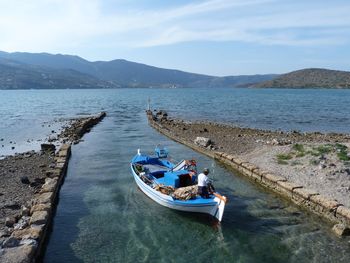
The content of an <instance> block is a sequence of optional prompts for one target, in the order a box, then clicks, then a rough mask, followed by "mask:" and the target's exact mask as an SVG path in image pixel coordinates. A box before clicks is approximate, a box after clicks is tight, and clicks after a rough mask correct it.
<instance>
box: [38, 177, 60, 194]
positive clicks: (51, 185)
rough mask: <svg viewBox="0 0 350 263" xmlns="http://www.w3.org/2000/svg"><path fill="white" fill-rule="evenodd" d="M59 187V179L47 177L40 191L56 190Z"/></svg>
mask: <svg viewBox="0 0 350 263" xmlns="http://www.w3.org/2000/svg"><path fill="white" fill-rule="evenodd" d="M56 187H57V179H52V178H46V180H45V184H43V185H42V186H41V190H40V193H47V192H54V191H55V190H56Z"/></svg>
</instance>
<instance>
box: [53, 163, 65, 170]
mask: <svg viewBox="0 0 350 263" xmlns="http://www.w3.org/2000/svg"><path fill="white" fill-rule="evenodd" d="M55 167H56V168H57V169H61V170H63V169H64V168H65V167H66V163H65V162H64V163H56V165H55Z"/></svg>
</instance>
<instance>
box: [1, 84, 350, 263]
mask: <svg viewBox="0 0 350 263" xmlns="http://www.w3.org/2000/svg"><path fill="white" fill-rule="evenodd" d="M204 91H206V90H204V89H203V90H179V89H176V90H102V91H75V90H64V91H15V92H9V91H7V92H2V91H0V96H1V97H0V102H3V103H1V104H0V105H1V107H3V108H2V109H1V114H4V116H3V119H4V120H5V121H4V122H3V124H5V125H2V126H0V128H1V133H0V134H1V136H0V138H2V136H4V137H6V138H16V140H18V142H19V141H20V139H21V135H18V134H21V133H25V134H26V135H27V136H34V135H35V134H36V136H38V137H40V136H41V135H45V133H46V132H49V131H47V130H45V129H43V127H41V124H42V123H43V122H47V121H49V122H51V121H52V120H54V119H55V118H68V117H74V116H76V115H83V114H88V113H95V112H98V111H101V110H106V111H107V112H108V116H107V117H106V118H105V119H104V120H103V122H102V123H100V124H99V125H97V126H96V127H95V128H94V129H93V130H92V131H91V132H90V133H89V134H87V135H85V136H84V140H85V141H84V142H82V143H80V144H78V145H74V146H73V155H72V157H71V160H70V163H69V167H68V174H67V176H66V178H65V182H64V184H63V186H62V188H61V191H60V196H59V203H58V206H57V211H56V215H55V218H54V224H53V229H52V233H51V235H50V238H49V242H48V246H47V249H46V253H45V255H44V262H189V261H192V262H348V258H349V256H350V243H349V241H350V240H349V239H338V238H336V237H334V236H333V235H332V234H331V233H330V230H329V226H328V225H326V224H324V223H323V222H322V221H319V219H317V218H316V217H314V216H312V215H311V216H310V215H308V214H307V213H306V212H303V211H300V210H298V209H297V208H296V207H294V206H293V205H290V204H289V203H288V202H285V201H283V200H280V199H278V198H276V197H275V196H274V195H272V194H269V193H266V192H265V191H264V190H262V189H260V188H259V187H258V186H255V185H252V184H251V183H250V182H248V181H246V180H245V179H244V178H241V177H239V176H237V175H234V174H233V173H232V172H231V171H230V170H228V169H226V168H225V167H223V166H221V165H219V164H218V163H216V162H215V161H213V160H211V159H209V158H207V157H205V156H202V155H200V154H198V153H196V152H193V151H192V150H190V149H188V148H186V147H185V146H182V145H179V144H177V143H175V142H172V141H171V140H169V139H167V138H165V137H164V136H162V135H160V134H158V133H157V132H156V131H154V130H152V129H151V128H150V127H148V125H147V121H146V117H145V114H144V108H145V107H146V105H145V104H146V101H147V98H148V96H150V97H151V98H152V100H153V101H154V102H153V104H156V107H157V108H164V109H168V110H169V109H170V110H169V111H171V112H172V113H173V114H176V115H177V116H180V117H187V118H193V119H196V118H199V119H215V120H220V121H230V122H235V123H240V124H242V125H249V126H256V127H264V128H269V127H271V128H279V127H280V126H281V128H285V129H288V127H292V126H293V122H295V120H296V119H299V118H301V117H300V116H298V112H300V109H301V108H302V107H301V106H300V105H307V104H308V103H307V101H308V99H305V98H308V96H311V97H312V96H315V97H318V96H319V95H318V94H319V92H321V93H322V92H324V94H323V95H320V96H321V98H322V99H318V100H310V101H309V104H310V103H311V104H312V105H309V107H310V108H317V107H318V111H315V112H313V114H316V115H317V113H318V114H319V116H318V117H314V118H310V117H308V114H304V115H306V117H305V116H303V118H304V117H305V118H310V123H311V124H310V123H309V124H304V126H303V127H305V130H322V127H331V128H335V129H334V130H337V131H346V129H347V128H346V127H348V128H349V119H348V118H349V117H348V116H349V115H348V112H347V111H348V110H349V109H348V108H347V107H345V105H343V104H338V105H335V102H336V101H337V100H338V99H337V98H339V100H338V101H340V102H341V103H345V102H344V101H346V100H349V95H350V92H348V93H346V92H345V93H344V91H340V93H336V92H337V91H287V94H289V97H288V98H289V99H288V100H287V102H286V105H291V104H293V103H294V104H295V105H298V106H297V107H294V108H298V109H299V110H295V111H292V110H289V109H290V108H288V107H287V106H283V107H282V106H281V107H282V108H278V109H279V111H281V112H283V113H282V114H277V113H278V111H277V110H276V108H275V109H272V108H273V107H275V105H276V104H275V102H276V101H278V100H279V99H278V98H279V97H281V96H282V95H281V93H280V91H276V92H277V93H276V94H274V91H273V90H266V92H267V94H262V91H261V90H257V91H254V90H253V91H246V90H238V91H236V90H219V92H218V94H217V95H215V93H214V92H212V91H209V92H206V93H205V96H206V97H207V98H206V99H203V97H202V95H203V94H204ZM229 92H233V93H235V95H232V94H231V93H229ZM249 92H251V93H250V96H251V97H255V96H257V98H260V99H261V98H262V97H264V98H265V101H266V105H265V104H264V103H263V102H259V103H260V105H264V107H263V106H261V108H260V110H259V111H258V109H259V108H258V107H257V106H253V105H252V102H250V103H249V101H257V100H258V99H257V98H249ZM304 92H306V93H307V94H309V95H308V96H306V95H305V94H304V95H303V93H304ZM257 93H258V94H257ZM300 93H301V94H300ZM198 94H200V95H201V96H200V100H199V101H197V100H196V95H197V96H199V95H198ZM208 94H209V95H208ZM290 94H292V95H290ZM310 94H311V95H310ZM229 95H230V96H239V97H241V101H242V102H241V109H240V108H239V107H238V106H237V105H235V104H234V101H238V100H239V99H238V98H231V97H230V96H229ZM253 95H254V96H253ZM164 96H165V97H166V99H165V101H164V100H163V101H162V100H160V98H162V97H164ZM327 97H328V98H329V99H326V98H327ZM293 98H294V102H293V103H292V101H293ZM297 98H298V99H297ZM303 98H304V99H305V100H304V99H303ZM206 100H207V101H208V102H210V103H208V102H206ZM300 100H302V101H300ZM320 100H323V101H324V102H325V103H326V102H329V104H325V105H323V106H322V107H320V104H318V103H319V101H320ZM4 101H5V103H4ZM11 101H12V103H9V102H11ZM191 101H196V103H195V102H193V103H190V102H191ZM223 101H225V103H226V104H225V105H226V106H223V105H224V104H223ZM269 101H270V102H269ZM288 101H289V102H288ZM181 102H183V103H184V104H182V103H181ZM348 102H349V101H348ZM18 103H19V104H18ZM277 104H278V103H277ZM19 105H21V107H18V106H19ZM207 105H214V107H212V108H210V107H207ZM228 105H230V106H228ZM283 105H284V104H283ZM317 105H318V106H317ZM339 105H343V106H344V107H341V106H339ZM225 108H226V110H225V111H221V110H220V109H225ZM336 108H338V111H337V110H336ZM202 110H203V112H202ZM237 112H240V114H242V115H243V116H251V118H252V119H251V120H249V119H250V117H249V118H247V117H242V116H241V115H239V116H238V115H236V114H237ZM328 112H332V113H333V114H336V116H337V117H334V119H333V120H331V121H329V122H328V123H327V125H328V126H327V125H326V124H325V123H323V124H322V125H321V124H319V122H317V121H314V119H324V121H326V120H327V118H325V117H322V116H326V115H327V114H328ZM218 113H220V114H218ZM215 114H217V116H218V117H217V118H216V117H215V116H216V115H215ZM249 114H250V115H249ZM270 115H271V116H270ZM280 115H282V116H289V117H288V118H289V120H288V121H286V122H283V121H282V122H279V120H283V119H286V120H287V119H288V118H287V117H281V116H280ZM237 116H238V117H237ZM253 116H255V117H254V118H253ZM258 116H261V118H259V117H258ZM268 118H271V123H269V122H267V121H264V119H268ZM18 120H21V122H18ZM240 120H242V121H240ZM334 120H345V122H343V121H338V122H337V123H336V124H335V126H332V125H331V123H332V122H334ZM11 123H12V126H11V125H8V124H11ZM281 123H282V124H281ZM345 124H346V125H345ZM288 125H289V126H288ZM339 127H340V128H339ZM293 129H295V127H294V126H293ZM158 143H161V144H163V145H166V146H167V147H168V148H169V150H170V152H171V155H172V157H173V158H175V159H181V158H195V159H197V161H198V163H199V166H200V168H203V167H209V168H211V170H212V176H214V180H215V185H216V188H218V189H219V190H220V192H222V193H223V194H225V195H227V196H228V198H229V200H230V202H229V203H228V205H227V206H226V209H225V214H224V218H223V222H222V223H221V225H216V224H215V222H213V221H212V220H210V218H209V217H207V216H205V215H204V216H203V215H197V214H188V213H181V212H176V211H173V210H170V209H167V208H164V207H161V206H159V205H158V204H156V203H155V202H153V201H152V200H150V199H148V198H147V197H146V196H145V195H144V194H143V193H142V192H141V191H140V190H139V189H138V188H137V186H136V184H135V182H134V181H133V178H132V176H131V174H130V171H129V161H130V159H131V158H132V156H133V155H134V154H135V153H136V149H137V148H141V149H142V151H144V152H152V151H153V148H154V146H155V145H156V144H158ZM18 144H20V143H18Z"/></svg>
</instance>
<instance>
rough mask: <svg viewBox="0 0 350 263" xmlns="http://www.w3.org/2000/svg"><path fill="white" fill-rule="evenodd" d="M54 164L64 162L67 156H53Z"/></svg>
mask: <svg viewBox="0 0 350 263" xmlns="http://www.w3.org/2000/svg"><path fill="white" fill-rule="evenodd" d="M55 161H56V164H57V163H66V162H67V158H66V157H55Z"/></svg>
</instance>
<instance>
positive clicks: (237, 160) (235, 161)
mask: <svg viewBox="0 0 350 263" xmlns="http://www.w3.org/2000/svg"><path fill="white" fill-rule="evenodd" d="M231 161H232V162H234V163H236V164H238V165H241V164H242V163H243V161H242V160H241V159H239V158H237V157H233V158H232V159H231Z"/></svg>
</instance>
